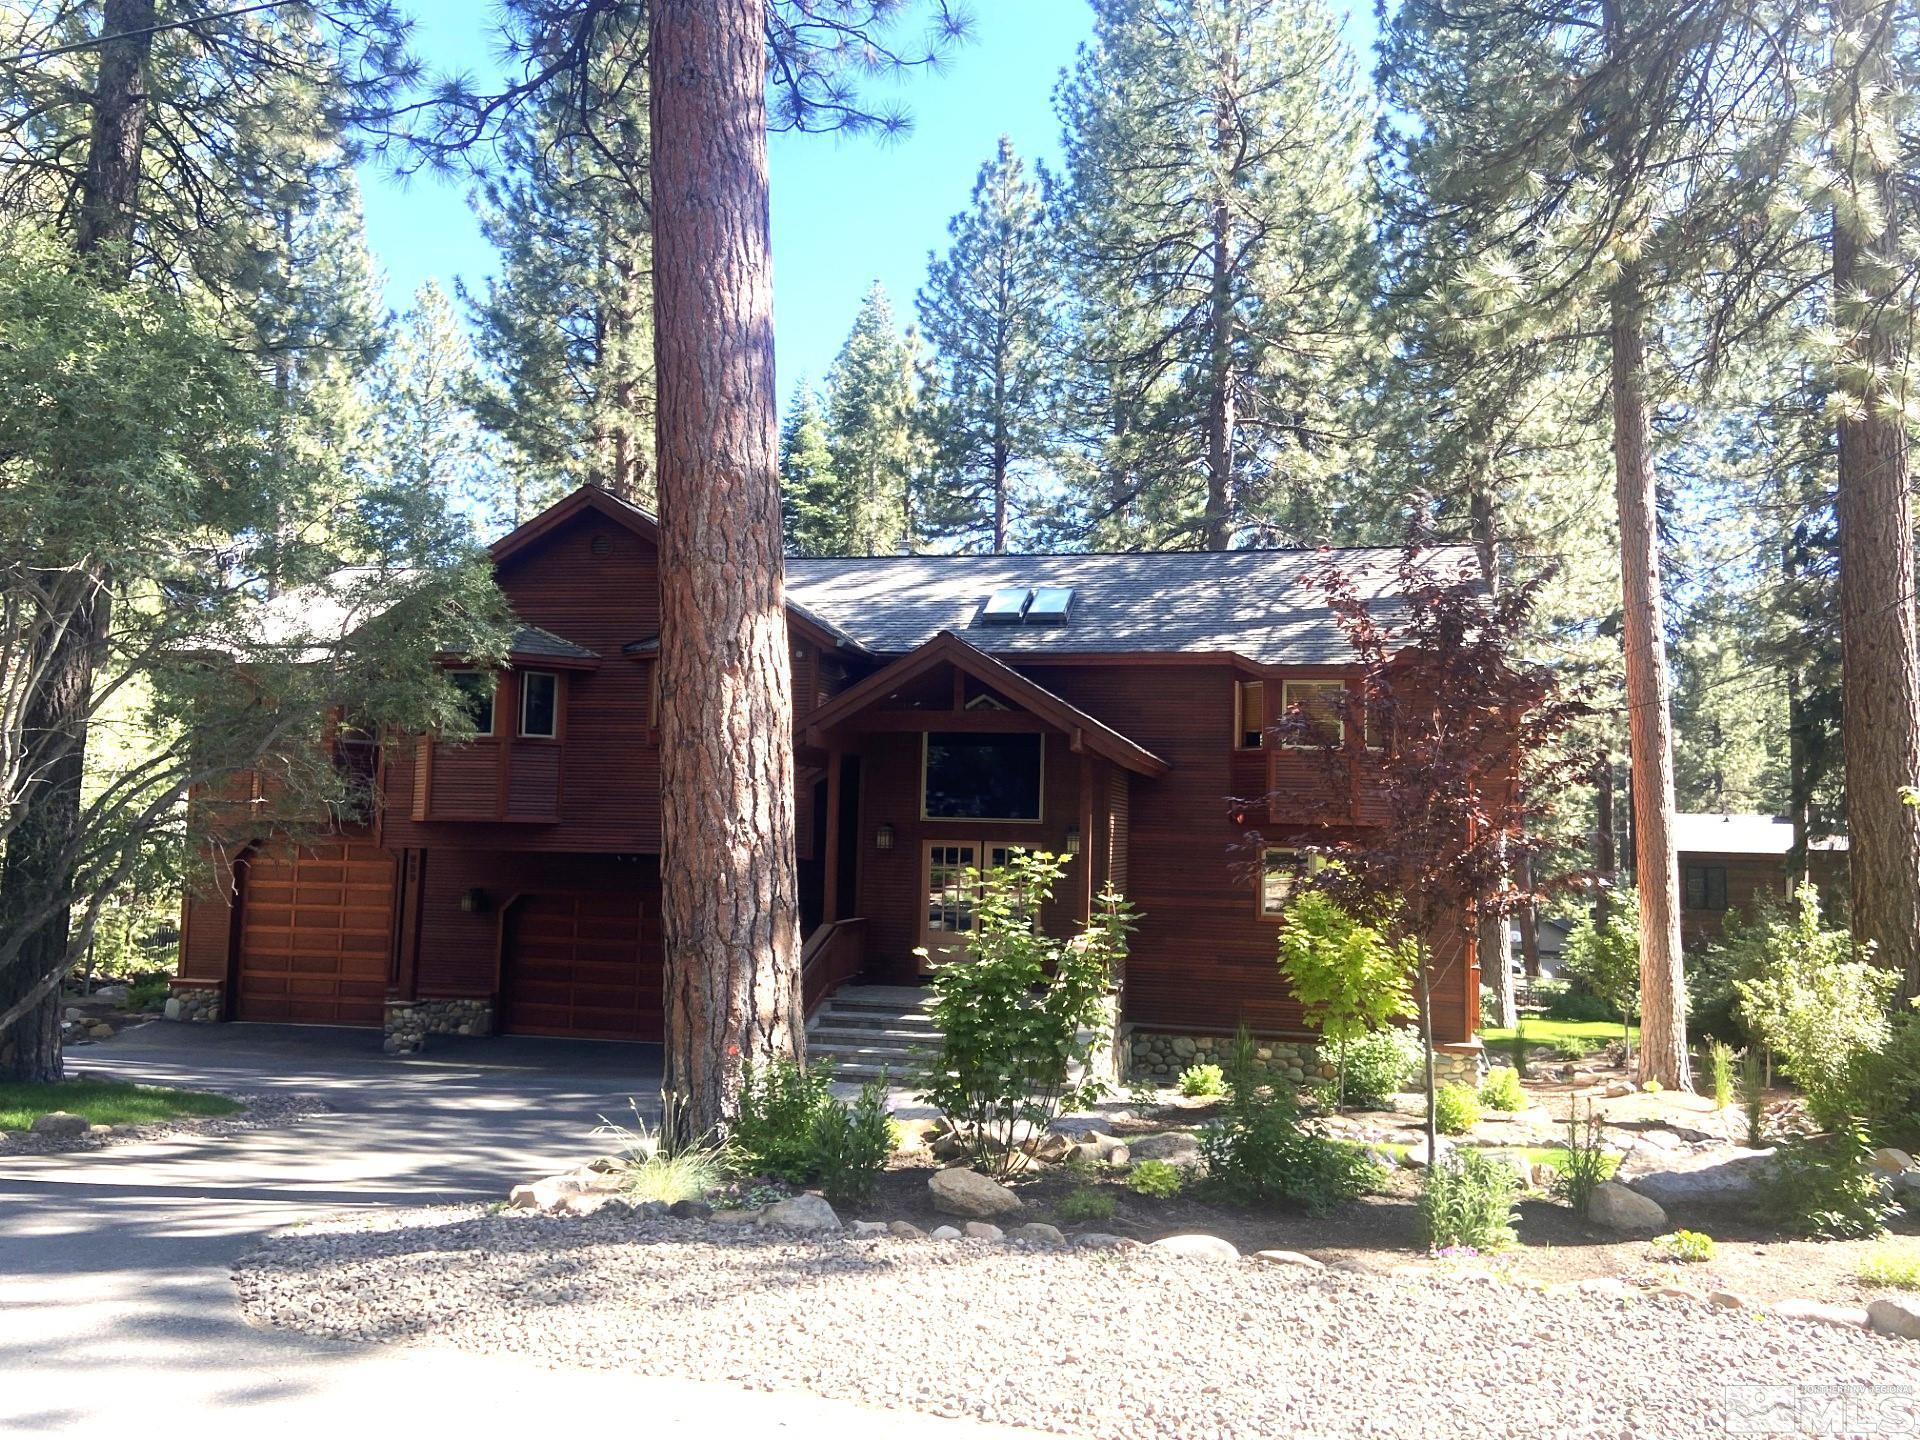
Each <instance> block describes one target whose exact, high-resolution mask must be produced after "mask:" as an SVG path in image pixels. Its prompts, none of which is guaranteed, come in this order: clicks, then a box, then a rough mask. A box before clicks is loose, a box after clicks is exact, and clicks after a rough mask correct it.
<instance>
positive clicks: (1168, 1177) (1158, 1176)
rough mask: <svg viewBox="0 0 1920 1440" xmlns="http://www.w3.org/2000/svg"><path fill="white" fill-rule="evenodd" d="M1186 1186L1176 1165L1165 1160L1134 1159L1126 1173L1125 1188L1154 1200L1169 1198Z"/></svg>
mask: <svg viewBox="0 0 1920 1440" xmlns="http://www.w3.org/2000/svg"><path fill="white" fill-rule="evenodd" d="M1185 1186H1186V1178H1185V1177H1184V1176H1183V1175H1181V1173H1180V1169H1179V1167H1178V1166H1176V1165H1170V1164H1168V1163H1167V1162H1166V1161H1165V1160H1136V1161H1135V1162H1134V1166H1133V1169H1132V1170H1131V1171H1130V1172H1128V1175H1127V1188H1128V1189H1129V1190H1131V1191H1133V1193H1134V1194H1136V1195H1151V1196H1152V1197H1153V1198H1154V1199H1156V1200H1171V1199H1172V1198H1173V1197H1174V1196H1175V1195H1178V1194H1179V1193H1180V1191H1181V1190H1182V1189H1184V1188H1185Z"/></svg>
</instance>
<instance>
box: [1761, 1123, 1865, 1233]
mask: <svg viewBox="0 0 1920 1440" xmlns="http://www.w3.org/2000/svg"><path fill="white" fill-rule="evenodd" d="M1872 1156H1873V1146H1872V1144H1871V1143H1870V1142H1869V1140H1868V1139H1867V1136H1866V1133H1865V1132H1864V1131H1862V1130H1859V1129H1857V1128H1854V1127H1851V1126H1847V1127H1842V1128H1841V1129H1839V1130H1837V1131H1835V1132H1834V1133H1833V1134H1831V1135H1823V1136H1817V1137H1813V1138H1808V1137H1805V1136H1796V1137H1794V1138H1792V1139H1789V1140H1786V1141H1784V1142H1782V1144H1781V1145H1780V1146H1779V1147H1778V1148H1777V1149H1776V1150H1775V1151H1774V1156H1773V1165H1772V1167H1771V1168H1770V1169H1768V1170H1767V1171H1765V1172H1764V1173H1763V1174H1762V1176H1761V1179H1760V1193H1759V1201H1760V1212H1761V1214H1762V1215H1764V1216H1765V1217H1766V1218H1767V1219H1769V1220H1771V1221H1772V1222H1773V1223H1774V1224H1776V1225H1778V1226H1779V1227H1780V1228H1781V1229H1782V1230H1785V1231H1787V1232H1789V1233H1790V1234H1794V1235H1806V1236H1810V1237H1815V1238H1818V1239H1822V1240H1867V1239H1871V1238H1873V1237H1874V1236H1876V1235H1883V1234H1885V1233H1886V1229H1887V1217H1888V1216H1889V1215H1891V1214H1893V1212H1894V1211H1895V1210H1896V1209H1897V1208H1898V1207H1897V1206H1895V1205H1894V1204H1893V1203H1892V1202H1891V1201H1889V1200H1888V1199H1887V1195H1886V1191H1885V1189H1884V1188H1883V1187H1882V1185H1881V1183H1880V1178H1879V1176H1877V1175H1876V1174H1875V1173H1874V1171H1873V1165H1872Z"/></svg>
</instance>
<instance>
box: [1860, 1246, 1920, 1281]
mask: <svg viewBox="0 0 1920 1440" xmlns="http://www.w3.org/2000/svg"><path fill="white" fill-rule="evenodd" d="M1854 1273H1855V1274H1857V1275H1858V1276H1859V1277H1860V1278H1861V1279H1862V1280H1864V1281H1866V1282H1867V1284H1869V1285H1881V1286H1885V1287H1886V1288H1887V1289H1889V1290H1920V1244H1915V1243H1914V1242H1912V1241H1908V1242H1906V1243H1905V1244H1895V1243H1893V1242H1892V1241H1888V1242H1886V1243H1885V1244H1881V1245H1876V1246H1874V1248H1873V1249H1871V1250H1869V1251H1868V1252H1867V1253H1866V1254H1865V1255H1862V1256H1861V1257H1860V1264H1859V1266H1858V1268H1857V1269H1856V1270H1855V1272H1854Z"/></svg>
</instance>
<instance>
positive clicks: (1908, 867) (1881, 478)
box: [1833, 0, 1920, 995]
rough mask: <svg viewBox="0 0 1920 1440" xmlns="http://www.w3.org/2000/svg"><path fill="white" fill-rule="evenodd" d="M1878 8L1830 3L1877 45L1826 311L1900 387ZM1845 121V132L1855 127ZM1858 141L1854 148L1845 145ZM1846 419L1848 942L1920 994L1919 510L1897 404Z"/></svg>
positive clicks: (1849, 92) (1899, 314) (1848, 114)
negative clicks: (1912, 791)
mask: <svg viewBox="0 0 1920 1440" xmlns="http://www.w3.org/2000/svg"><path fill="white" fill-rule="evenodd" d="M1884 9H1885V0H1837V3H1836V4H1835V5H1834V20H1835V24H1836V28H1837V29H1839V30H1840V31H1842V32H1844V33H1850V34H1853V35H1856V36H1862V37H1865V36H1868V35H1875V36H1877V37H1878V39H1877V42H1876V44H1875V46H1874V47H1873V48H1871V49H1869V50H1868V52H1867V53H1866V54H1865V55H1864V56H1863V57H1862V58H1861V60H1860V62H1859V63H1858V64H1856V65H1855V66H1854V67H1852V68H1851V69H1849V70H1848V71H1847V72H1846V73H1845V76H1844V79H1843V86H1844V87H1845V88H1843V90H1842V94H1841V107H1840V116H1841V127H1840V134H1841V139H1840V142H1839V147H1838V152H1839V153H1838V154H1837V155H1836V156H1835V159H1836V162H1837V166H1836V168H1837V169H1838V171H1839V173H1840V175H1841V176H1842V177H1843V183H1844V184H1845V185H1847V186H1848V188H1849V190H1850V191H1851V195H1850V200H1851V203H1850V204H1849V205H1848V206H1847V207H1846V209H1847V210H1848V211H1849V212H1850V214H1844V215H1843V214H1836V216H1835V218H1834V225H1833V288H1834V297H1835V298H1834V310H1835V315H1836V318H1837V319H1838V320H1839V323H1840V326H1841V330H1842V333H1843V334H1845V335H1847V337H1848V340H1849V350H1850V352H1851V354H1850V358H1851V359H1852V360H1853V362H1854V365H1853V366H1852V367H1850V368H1851V370H1853V371H1859V370H1868V371H1870V373H1871V374H1872V375H1873V376H1875V377H1876V380H1886V381H1890V382H1891V383H1893V384H1896V385H1899V384H1903V383H1904V382H1903V377H1902V369H1901V367H1902V364H1903V357H1904V353H1905V343H1904V342H1905V338H1906V337H1905V330H1906V328H1907V326H1908V325H1909V323H1910V317H1909V316H1908V314H1907V311H1906V305H1905V301H1904V298H1903V294H1902V291H1903V289H1904V282H1903V270H1902V267H1901V261H1900V239H1899V208H1898V204H1897V197H1896V195H1895V190H1894V175H1893V173H1892V172H1891V170H1890V169H1889V168H1888V167H1887V166H1886V165H1885V164H1884V163H1883V161H1882V160H1881V158H1880V152H1879V151H1878V150H1877V149H1875V148H1874V146H1873V145H1872V144H1870V143H1868V137H1867V136H1866V135H1865V134H1863V133H1862V131H1863V130H1864V129H1865V128H1866V127H1867V126H1868V125H1869V124H1870V123H1871V122H1870V120H1869V117H1868V113H1867V110H1868V107H1869V106H1870V105H1874V104H1876V103H1881V104H1883V103H1884V101H1878V100H1877V99H1876V97H1875V95H1874V93H1873V92H1874V89H1875V87H1878V86H1880V85H1884V84H1885V83H1886V81H1887V78H1888V76H1887V70H1888V66H1887V64H1886V60H1885V56H1884V48H1885V47H1886V46H1887V45H1888V43H1889V41H1888V39H1887V30H1886V29H1885V28H1882V27H1883V25H1887V24H1890V22H1889V21H1888V20H1887V19H1886V17H1885V16H1884V15H1882V14H1881V13H1879V12H1881V11H1883V10H1884ZM1850 121H1851V123H1849V122H1850ZM1856 136H1857V137H1858V138H1859V143H1854V139H1853V138H1852V137H1856ZM1847 400H1848V404H1847V405H1846V407H1845V408H1844V409H1843V410H1842V411H1841V418H1840V427H1839V428H1840V434H1839V439H1840V463H1839V483H1838V488H1837V491H1836V494H1835V500H1834V513H1835V518H1836V519H1837V520H1838V522H1839V531H1840V657H1841V658H1840V683H1841V722H1840V723H1841V750H1842V753H1843V754H1844V756H1845V760H1846V780H1847V843H1848V849H1849V860H1850V863H1851V867H1852V882H1853V933H1854V937H1855V939H1857V940H1858V941H1860V942H1861V943H1862V944H1866V945H1871V946H1873V950H1874V958H1875V959H1876V960H1878V961H1879V962H1880V963H1881V964H1883V965H1888V966H1891V967H1893V968H1894V969H1896V970H1898V971H1899V972H1900V973H1901V976H1902V986H1903V989H1904V992H1905V993H1906V994H1908V995H1920V810H1917V809H1915V808H1914V807H1912V806H1910V805H1906V804H1904V803H1902V801H1901V797H1900V789H1901V787H1902V786H1906V785H1914V784H1920V651H1917V650H1916V645H1915V633H1914V560H1913V542H1914V533H1913V499H1912V496H1911V495H1910V494H1909V492H1908V488H1907V467H1908V459H1907V432H1906V426H1905V424H1904V423H1903V419H1902V416H1901V414H1900V412H1899V410H1898V409H1897V408H1896V407H1897V401H1894V400H1892V399H1890V398H1889V397H1886V396H1884V395H1881V394H1878V393H1876V383H1875V382H1874V381H1869V382H1868V383H1867V385H1865V386H1864V387H1856V388H1855V389H1854V390H1853V393H1850V394H1849V395H1848V396H1847Z"/></svg>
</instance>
